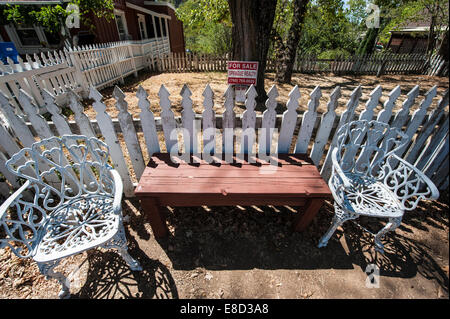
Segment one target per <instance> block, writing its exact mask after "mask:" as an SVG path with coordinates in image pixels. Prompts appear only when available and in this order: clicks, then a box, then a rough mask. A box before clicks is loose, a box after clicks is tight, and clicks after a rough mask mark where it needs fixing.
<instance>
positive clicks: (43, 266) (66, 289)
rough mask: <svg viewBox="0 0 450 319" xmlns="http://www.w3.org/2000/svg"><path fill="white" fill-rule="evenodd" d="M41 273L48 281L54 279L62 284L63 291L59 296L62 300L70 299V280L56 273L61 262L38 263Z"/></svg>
mask: <svg viewBox="0 0 450 319" xmlns="http://www.w3.org/2000/svg"><path fill="white" fill-rule="evenodd" d="M37 264H38V268H39V271H40V272H41V273H42V274H43V275H44V276H45V278H46V279H50V278H54V279H56V280H58V281H59V283H60V284H61V291H60V292H59V294H58V297H59V298H60V299H67V298H70V282H69V280H68V279H67V278H66V277H65V276H64V275H63V274H62V273H60V272H54V271H53V268H55V267H56V266H57V265H58V264H59V260H55V261H51V262H46V263H37Z"/></svg>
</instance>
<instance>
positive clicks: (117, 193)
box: [110, 169, 123, 214]
mask: <svg viewBox="0 0 450 319" xmlns="http://www.w3.org/2000/svg"><path fill="white" fill-rule="evenodd" d="M110 172H111V175H112V177H113V180H114V201H113V211H114V213H116V214H119V213H120V212H121V211H122V196H123V183H122V178H121V177H120V174H119V172H117V171H116V170H115V169H111V170H110Z"/></svg>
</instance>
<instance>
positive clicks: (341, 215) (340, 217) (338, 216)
mask: <svg viewBox="0 0 450 319" xmlns="http://www.w3.org/2000/svg"><path fill="white" fill-rule="evenodd" d="M334 211H335V213H334V217H333V220H332V222H331V226H330V228H329V229H328V230H327V232H326V233H325V234H324V235H323V236H322V238H320V241H319V244H318V245H317V247H318V248H322V247H325V246H326V245H327V244H328V240H329V239H330V238H331V236H332V235H333V234H334V232H335V231H336V229H337V228H338V227H339V226H341V225H342V224H343V223H345V222H346V221H348V220H351V219H355V218H358V215H355V214H350V213H347V212H345V211H344V210H343V209H342V208H340V207H339V206H337V205H336V204H335V205H334Z"/></svg>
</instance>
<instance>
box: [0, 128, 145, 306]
mask: <svg viewBox="0 0 450 319" xmlns="http://www.w3.org/2000/svg"><path fill="white" fill-rule="evenodd" d="M108 157H109V151H108V146H107V145H106V144H105V143H103V142H102V141H100V140H99V139H96V138H93V137H92V138H88V137H86V136H81V135H64V136H63V137H61V138H59V137H51V138H48V139H44V140H42V141H40V142H36V143H34V144H33V145H32V147H31V148H23V149H22V150H20V151H19V152H18V153H16V154H15V155H14V156H12V158H11V159H9V160H8V161H7V162H6V166H7V168H8V170H10V171H11V172H12V173H14V174H15V175H17V176H18V177H19V178H21V179H24V180H25V183H24V184H23V185H22V186H21V187H20V188H19V189H18V190H17V191H16V192H15V193H14V194H12V195H11V196H10V197H9V198H8V199H7V200H6V201H5V202H4V203H3V204H2V205H1V206H0V248H2V247H5V246H9V247H10V248H11V250H12V251H13V252H14V253H15V254H16V255H17V256H19V257H22V258H28V257H31V258H33V259H34V260H35V261H36V262H37V265H38V267H39V270H40V271H41V273H42V274H44V275H45V276H46V278H47V279H49V277H53V278H56V279H57V280H58V281H59V283H60V284H61V285H62V289H61V291H60V293H59V297H60V298H68V297H70V289H69V286H70V285H69V284H70V283H69V281H68V280H67V279H66V278H65V277H64V276H63V275H62V274H61V273H55V272H54V271H53V268H54V267H55V266H56V265H58V263H59V262H60V261H61V259H62V258H64V257H68V256H71V255H74V254H78V253H80V252H83V251H86V250H88V249H91V248H94V247H98V246H99V247H102V248H116V249H117V250H118V252H119V254H120V255H121V256H122V257H123V258H124V260H125V261H126V263H127V264H128V265H129V267H130V268H131V269H132V270H135V271H139V270H142V268H141V266H140V265H139V263H138V262H137V261H136V260H135V259H133V258H132V257H131V256H130V255H129V254H128V252H127V249H128V247H127V240H126V237H125V231H124V227H123V223H122V209H121V199H122V188H123V186H122V180H121V177H120V175H119V174H118V172H117V171H116V170H114V169H113V168H112V167H111V166H110V165H109V164H108V163H107V161H108Z"/></svg>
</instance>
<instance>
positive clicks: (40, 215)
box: [0, 181, 46, 258]
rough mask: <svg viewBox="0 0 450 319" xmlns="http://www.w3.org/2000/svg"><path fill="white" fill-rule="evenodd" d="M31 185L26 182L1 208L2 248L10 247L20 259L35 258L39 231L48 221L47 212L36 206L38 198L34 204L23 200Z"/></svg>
mask: <svg viewBox="0 0 450 319" xmlns="http://www.w3.org/2000/svg"><path fill="white" fill-rule="evenodd" d="M30 185H31V182H30V181H26V182H25V184H23V185H22V186H21V187H20V188H19V189H18V190H17V191H15V192H14V193H13V194H12V195H11V196H9V197H8V198H7V199H6V200H5V201H4V202H3V204H2V205H1V206H0V230H1V231H2V232H1V234H2V236H1V237H0V248H3V247H6V246H9V248H10V249H11V251H12V252H13V253H14V254H15V255H16V256H17V257H20V258H28V257H32V256H33V254H34V248H35V245H34V244H35V241H36V240H38V239H39V238H38V237H39V234H38V231H37V229H38V227H39V226H40V225H41V224H42V223H43V222H45V220H46V215H45V212H42V211H40V210H39V208H38V207H37V206H36V198H35V201H34V202H28V201H26V200H23V199H22V195H23V193H24V192H25V191H26V190H28V188H29V186H30ZM34 221H37V222H36V223H34Z"/></svg>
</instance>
